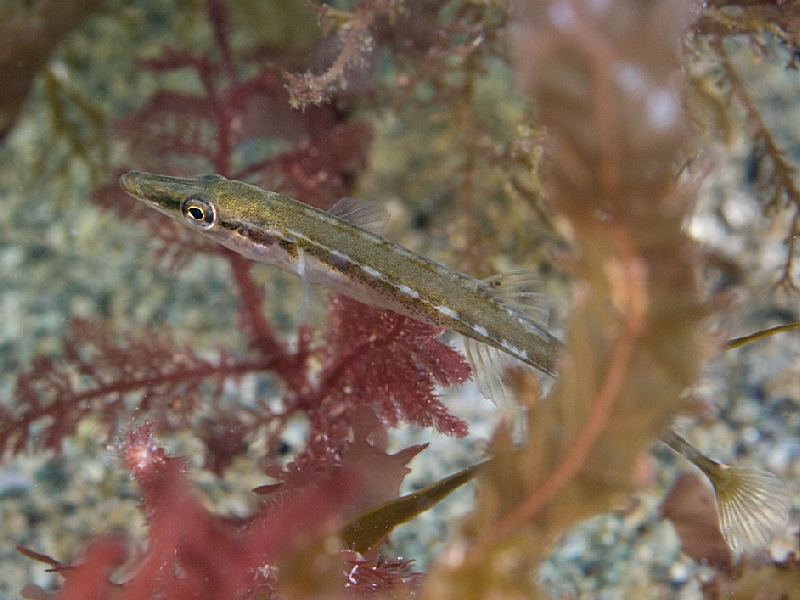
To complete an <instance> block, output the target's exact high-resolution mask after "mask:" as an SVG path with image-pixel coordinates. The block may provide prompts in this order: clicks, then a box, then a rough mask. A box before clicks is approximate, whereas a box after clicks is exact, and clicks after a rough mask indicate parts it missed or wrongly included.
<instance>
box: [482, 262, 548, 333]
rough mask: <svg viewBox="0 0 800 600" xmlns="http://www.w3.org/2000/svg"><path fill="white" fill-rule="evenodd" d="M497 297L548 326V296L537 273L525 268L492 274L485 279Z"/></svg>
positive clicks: (543, 325) (489, 288) (528, 316)
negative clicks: (542, 289) (543, 290)
mask: <svg viewBox="0 0 800 600" xmlns="http://www.w3.org/2000/svg"><path fill="white" fill-rule="evenodd" d="M483 282H484V283H485V284H486V286H487V290H488V291H489V293H490V294H492V295H493V296H494V297H495V298H497V299H498V300H500V301H502V302H503V303H504V304H506V305H507V306H509V307H510V308H513V309H514V310H515V311H517V312H518V313H519V314H521V315H522V316H524V317H526V318H528V319H530V320H531V321H533V322H534V323H536V324H537V325H540V326H541V327H546V326H547V321H548V317H549V314H550V311H549V310H548V308H547V296H546V295H545V293H544V292H542V291H541V288H542V284H541V281H539V278H538V277H537V276H536V273H534V272H533V271H528V270H525V269H519V270H517V271H509V272H508V273H501V274H499V275H492V276H491V277H487V278H486V279H484V280H483Z"/></svg>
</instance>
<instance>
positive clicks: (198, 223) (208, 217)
mask: <svg viewBox="0 0 800 600" xmlns="http://www.w3.org/2000/svg"><path fill="white" fill-rule="evenodd" d="M181 212H182V213H183V216H184V218H185V219H186V221H187V223H188V224H189V225H191V226H192V227H197V228H198V229H211V228H212V227H213V226H214V221H215V220H216V211H215V210H214V205H213V204H211V203H210V202H206V201H205V200H202V199H201V198H197V197H195V196H192V197H190V198H187V199H186V200H184V201H183V204H182V205H181Z"/></svg>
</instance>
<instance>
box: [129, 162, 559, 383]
mask: <svg viewBox="0 0 800 600" xmlns="http://www.w3.org/2000/svg"><path fill="white" fill-rule="evenodd" d="M120 185H121V186H122V188H123V189H124V190H125V191H126V192H127V193H128V194H130V195H131V196H133V197H135V198H137V199H139V200H141V201H143V202H145V203H146V204H148V205H149V206H151V207H153V208H155V209H156V210H158V211H160V212H162V213H164V214H166V215H168V216H169V217H171V218H173V219H175V220H177V221H179V222H182V223H184V224H186V225H188V226H190V227H192V228H194V229H197V230H198V231H200V232H201V233H203V234H205V235H207V236H209V237H211V238H212V239H214V240H216V241H217V242H219V243H221V244H223V245H224V246H226V247H228V248H231V249H232V250H235V251H236V252H239V253H240V254H242V255H244V256H246V257H248V258H251V259H253V260H256V261H258V262H263V263H268V264H276V265H278V266H279V267H281V268H284V269H286V270H288V271H291V272H294V273H296V274H298V275H300V276H301V277H302V278H303V279H304V280H308V281H310V282H311V283H320V284H323V285H326V286H328V287H331V288H333V289H334V290H336V291H339V292H341V293H344V294H346V295H348V296H351V297H353V298H355V299H356V300H360V301H364V302H367V303H369V304H372V305H374V306H377V307H380V308H388V309H391V310H394V311H396V312H399V313H401V314H404V315H407V316H410V317H412V318H414V319H417V320H420V321H423V322H426V323H429V324H433V325H437V326H441V327H445V328H447V329H451V330H453V331H456V332H458V333H461V334H462V335H464V336H467V337H469V338H472V339H474V340H477V341H479V342H483V343H485V344H488V345H489V346H492V347H494V348H497V349H499V350H501V351H502V352H505V353H506V354H509V355H511V356H513V357H515V358H517V359H518V360H520V361H522V362H524V363H526V364H528V365H531V366H532V367H534V368H536V369H538V370H539V371H542V372H544V373H547V374H548V375H555V372H556V359H557V357H558V355H559V352H560V349H561V344H560V342H559V341H558V340H557V339H556V338H555V337H553V336H552V335H550V333H548V332H547V331H546V330H545V329H543V328H542V327H540V326H539V325H538V324H537V323H535V322H534V321H532V320H530V319H528V318H526V317H525V316H524V315H522V314H521V313H519V312H518V311H516V310H514V309H513V308H511V307H510V306H508V305H507V304H505V303H504V302H502V301H501V300H499V299H498V298H497V297H496V296H494V295H493V294H492V293H491V292H490V291H489V289H488V286H487V284H486V283H485V282H482V281H479V280H476V279H472V278H470V277H467V276H464V275H460V274H458V273H455V272H453V271H450V270H449V269H447V268H445V267H443V266H442V265H439V264H437V263H434V262H432V261H429V260H427V259H425V258H423V257H422V256H419V255H418V254H415V253H413V252H411V251H410V250H407V249H406V248H403V247H402V246H399V245H397V244H394V243H392V242H390V241H388V240H386V239H384V238H381V237H379V236H377V235H374V234H372V233H370V232H368V231H365V230H364V229H360V228H359V227H356V226H354V225H352V224H351V223H349V222H347V221H345V220H343V219H340V218H338V217H336V216H334V215H332V214H330V213H328V212H325V211H322V210H319V209H316V208H314V207H312V206H310V205H308V204H305V203H302V202H299V201H297V200H293V199H292V198H288V197H286V196H282V195H280V194H277V193H275V192H270V191H266V190H262V189H260V188H258V187H255V186H252V185H249V184H247V183H243V182H241V181H234V180H228V179H226V178H224V177H222V176H220V175H204V176H199V177H186V178H179V177H170V176H166V175H153V174H149V173H144V172H140V171H131V172H129V173H127V174H125V175H123V176H122V177H120ZM195 203H200V206H198V207H195V208H194V209H193V208H191V207H192V206H193V205H194V204H195ZM187 207H189V208H187ZM206 207H210V208H211V210H212V212H213V214H212V215H208V214H207V211H204V210H203V209H204V208H206ZM209 218H210V219H211V222H209V220H208V219H209Z"/></svg>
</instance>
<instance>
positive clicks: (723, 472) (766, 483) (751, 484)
mask: <svg viewBox="0 0 800 600" xmlns="http://www.w3.org/2000/svg"><path fill="white" fill-rule="evenodd" d="M120 185H121V186H122V188H123V189H124V190H125V191H126V192H127V193H128V194H130V195H131V196H133V197H134V198H137V199H138V200H141V201H142V202H144V203H145V204H147V205H148V206H150V207H152V208H155V209H156V210H158V211H159V212H162V213H164V214H165V215H167V216H169V217H171V218H172V219H175V220H176V221H179V222H181V223H184V224H185V225H188V226H189V227H191V228H192V229H195V230H196V231H198V232H200V233H202V234H204V235H206V236H208V237H210V238H212V239H213V240H215V241H217V242H219V243H220V244H222V245H223V246H225V247H227V248H230V249H231V250H234V251H236V252H238V253H239V254H241V255H243V256H245V257H247V258H250V259H252V260H255V261H257V262H262V263H267V264H274V265H277V266H279V267H281V268H282V269H285V270H287V271H290V272H292V273H295V274H297V275H298V276H300V278H301V280H302V281H303V285H304V286H305V287H306V288H307V293H308V286H310V285H311V284H322V285H324V286H326V287H329V288H331V289H334V290H336V291H338V292H341V293H343V294H345V295H347V296H350V297H352V298H355V299H356V300H360V301H362V302H366V303H368V304H371V305H373V306H377V307H379V308H387V309H390V310H393V311H395V312H398V313H400V314H403V315H406V316H409V317H411V318H413V319H417V320H419V321H423V322H426V323H429V324H432V325H437V326H440V327H445V328H447V329H451V330H453V331H456V332H458V333H460V334H462V335H463V336H465V338H466V342H467V355H468V357H469V358H470V361H471V362H472V364H473V367H474V369H475V376H476V380H477V381H478V385H479V386H480V387H481V391H482V392H484V394H486V395H487V396H488V397H490V398H492V399H494V400H496V401H499V400H501V399H503V397H504V396H505V392H504V390H503V386H502V383H501V378H500V372H499V369H498V366H497V365H496V364H495V362H494V356H493V354H492V353H491V352H487V347H491V348H493V349H495V350H498V351H500V352H503V353H505V354H506V355H510V356H512V357H514V358H515V359H517V360H519V361H521V362H523V363H525V364H527V365H529V366H531V367H534V368H535V369H538V370H539V371H541V372H542V373H546V374H548V375H551V376H554V377H555V376H556V360H557V358H558V355H559V354H560V352H561V343H560V342H559V340H558V339H557V338H555V337H553V336H552V335H550V333H548V332H547V331H546V330H545V329H544V328H543V327H542V326H540V325H539V324H538V323H537V322H536V321H535V320H534V319H532V318H530V314H532V311H531V304H530V302H529V301H530V299H531V297H532V296H534V294H533V293H532V292H531V291H530V289H529V288H530V285H529V284H530V283H531V279H530V277H529V276H528V275H527V274H525V273H522V272H515V273H512V274H508V275H505V276H495V277H492V278H489V279H487V280H485V281H479V280H477V279H472V278H471V277H467V276H465V275H460V274H458V273H455V272H453V271H450V270H449V269H447V268H445V267H443V266H442V265H440V264H437V263H435V262H432V261H430V260H427V259H426V258H423V257H422V256H419V255H418V254H415V253H414V252H411V251H410V250H407V249H406V248H403V247H402V246H399V245H397V244H394V243H392V242H390V241H388V240H386V239H384V238H382V237H380V235H379V233H380V232H381V230H382V225H383V224H384V223H385V214H384V213H383V212H382V211H381V209H379V208H378V207H376V206H374V205H370V204H367V203H361V202H358V201H354V200H350V199H346V198H345V199H343V200H341V201H339V202H338V203H337V204H336V205H335V206H334V207H333V208H331V210H330V211H327V212H326V211H322V210H319V209H317V208H314V207H312V206H309V205H308V204H304V203H302V202H298V201H297V200H293V199H291V198H288V197H286V196H282V195H280V194H277V193H275V192H269V191H265V190H262V189H260V188H258V187H255V186H252V185H249V184H246V183H243V182H241V181H232V180H228V179H226V178H224V177H222V176H221V175H204V176H199V177H185V178H178V177H169V176H166V175H152V174H150V173H143V172H140V171H131V172H129V173H127V174H125V175H123V176H122V177H120ZM662 441H664V442H665V443H666V444H667V445H669V446H670V447H671V448H672V449H673V450H675V451H676V452H678V453H680V454H682V455H683V456H685V457H686V458H687V459H688V460H690V461H691V462H692V463H694V464H695V465H696V466H697V467H698V468H700V470H702V471H703V473H705V475H706V476H707V477H708V479H709V481H710V482H711V484H712V485H713V487H714V491H715V493H716V498H717V508H718V514H719V518H720V528H721V530H722V533H723V536H724V537H725V539H726V541H727V542H728V544H729V546H731V548H732V549H733V550H734V551H736V552H748V551H751V550H753V549H755V548H757V547H759V546H763V545H764V544H766V543H767V542H768V541H769V539H770V538H771V537H772V536H773V535H774V534H775V533H776V532H777V531H780V530H781V528H784V527H785V525H786V523H787V521H788V518H789V509H790V507H791V496H790V494H789V492H788V490H787V489H786V487H785V486H784V485H783V483H781V481H780V480H779V479H778V478H777V477H775V476H774V475H772V474H771V473H767V472H765V471H756V470H753V469H742V468H737V467H731V466H728V465H722V464H719V463H717V462H715V461H713V460H711V459H710V458H708V457H707V456H705V455H703V454H702V453H701V452H700V451H699V450H697V449H696V448H694V447H693V446H691V445H690V444H689V443H688V442H687V441H686V440H684V439H683V438H682V437H680V436H679V435H678V434H676V433H675V432H674V431H672V430H668V431H667V432H666V433H665V434H664V435H663V436H662ZM469 472H470V473H472V472H473V471H469ZM391 508H392V509H393V510H394V507H391Z"/></svg>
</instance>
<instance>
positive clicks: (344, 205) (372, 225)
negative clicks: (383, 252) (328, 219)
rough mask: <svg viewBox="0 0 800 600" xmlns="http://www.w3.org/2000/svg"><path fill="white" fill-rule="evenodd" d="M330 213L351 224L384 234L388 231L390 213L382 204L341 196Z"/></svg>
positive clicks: (376, 233)
mask: <svg viewBox="0 0 800 600" xmlns="http://www.w3.org/2000/svg"><path fill="white" fill-rule="evenodd" d="M328 212H329V213H330V214H332V215H333V216H334V217H339V218H340V219H342V220H343V221H347V222H348V223H350V225H354V226H355V227H359V228H361V229H364V230H365V231H369V232H370V233H374V234H375V235H380V236H382V235H383V234H384V233H385V232H386V226H387V224H388V223H389V213H387V212H386V209H385V208H384V207H383V206H381V205H380V204H375V203H374V202H369V201H367V200H357V199H355V198H341V199H340V200H339V201H338V202H337V203H336V204H334V205H333V206H332V207H331V208H330V210H328Z"/></svg>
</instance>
